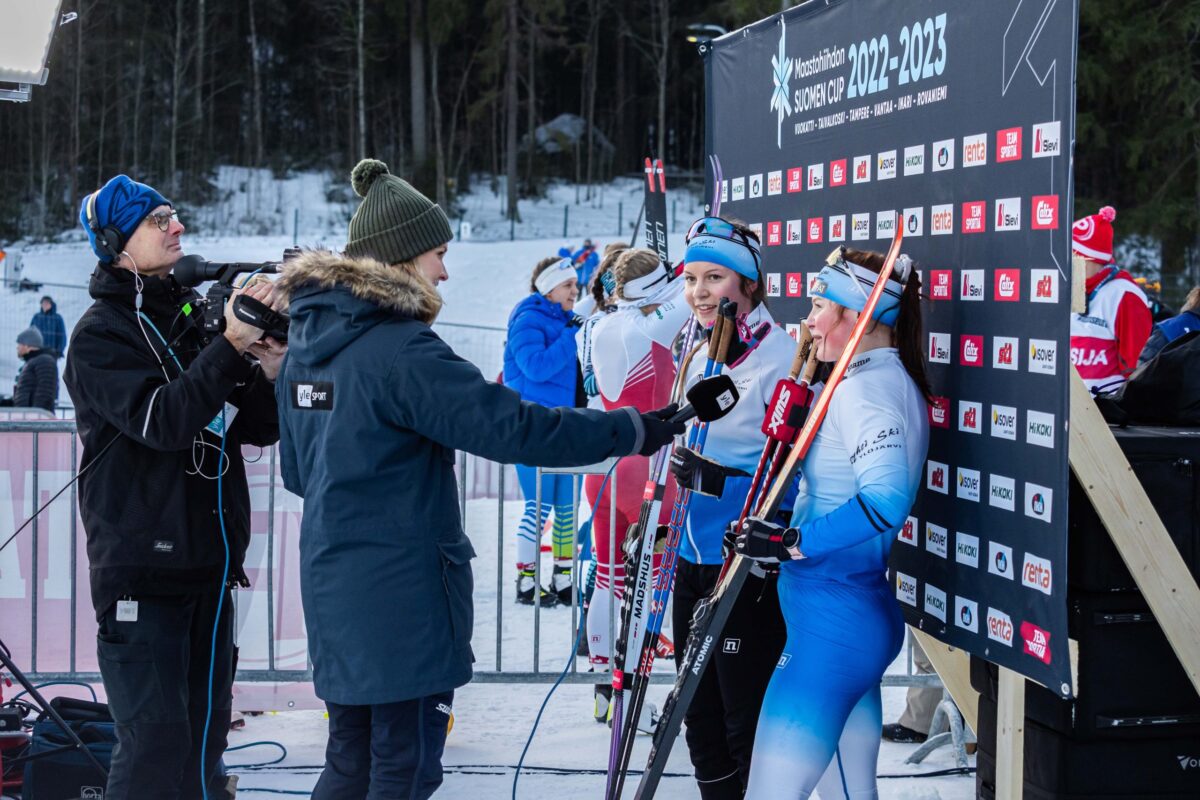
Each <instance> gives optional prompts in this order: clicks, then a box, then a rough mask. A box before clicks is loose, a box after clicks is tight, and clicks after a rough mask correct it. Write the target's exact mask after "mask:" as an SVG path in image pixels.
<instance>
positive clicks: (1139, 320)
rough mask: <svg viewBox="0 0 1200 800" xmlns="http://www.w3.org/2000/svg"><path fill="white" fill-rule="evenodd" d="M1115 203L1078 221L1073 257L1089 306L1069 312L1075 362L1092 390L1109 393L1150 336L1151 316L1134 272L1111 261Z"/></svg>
mask: <svg viewBox="0 0 1200 800" xmlns="http://www.w3.org/2000/svg"><path fill="white" fill-rule="evenodd" d="M1116 217H1117V212H1116V210H1114V209H1113V207H1112V206H1104V208H1101V209H1100V212H1099V213H1097V214H1091V215H1089V216H1086V217H1083V218H1082V219H1079V220H1076V222H1075V224H1074V225H1073V226H1072V228H1071V258H1072V261H1073V262H1075V268H1076V269H1080V268H1082V269H1084V270H1086V273H1087V284H1086V286H1085V288H1086V291H1087V305H1086V306H1085V308H1084V311H1083V313H1082V314H1078V313H1075V314H1072V315H1071V363H1072V364H1074V365H1075V369H1077V370H1078V371H1079V377H1081V378H1083V382H1084V383H1085V384H1086V385H1087V387H1088V389H1090V390H1091V392H1092V394H1097V395H1098V394H1108V393H1110V392H1114V391H1116V390H1117V389H1118V388H1120V386H1121V385H1122V384H1123V383H1125V380H1126V378H1128V377H1129V373H1130V372H1132V371H1133V369H1134V367H1136V366H1137V363H1138V356H1139V355H1140V354H1141V352H1142V348H1143V347H1144V346H1145V345H1146V340H1147V339H1148V338H1150V329H1151V327H1152V326H1153V319H1152V318H1151V314H1150V307H1149V304H1148V303H1147V301H1146V295H1145V294H1143V293H1142V290H1141V289H1140V288H1138V286H1137V284H1136V283H1134V282H1133V276H1132V275H1130V274H1129V273H1128V272H1126V271H1125V270H1123V269H1120V268H1118V267H1117V266H1116V265H1115V264H1113V226H1112V222H1113V220H1114V219H1116Z"/></svg>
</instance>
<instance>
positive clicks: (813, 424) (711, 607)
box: [608, 223, 904, 800]
mask: <svg viewBox="0 0 1200 800" xmlns="http://www.w3.org/2000/svg"><path fill="white" fill-rule="evenodd" d="M903 228H904V226H903V225H901V224H899V223H897V225H896V235H895V238H894V239H893V240H892V246H891V247H890V248H889V249H888V253H887V259H886V260H885V262H884V265H883V269H881V270H880V271H879V277H878V278H876V280H875V285H874V286H873V287H872V289H871V293H870V294H869V295H868V296H867V300H866V303H865V305H864V306H863V309H862V311H860V312H859V315H858V319H857V321H856V322H855V324H854V328H853V330H852V331H851V333H850V338H849V340H848V341H847V343H846V347H845V349H843V351H842V354H841V355H840V356H839V357H838V360H837V363H836V364H835V365H834V367H833V371H832V372H831V373H830V375H829V377H828V378H827V379H826V381H825V386H824V389H823V390H822V391H821V394H820V396H819V397H818V398H817V401H816V403H815V404H814V405H813V406H812V408H811V410H809V411H808V414H807V417H806V418H805V419H804V424H803V426H802V427H801V428H800V430H799V432H798V433H797V434H796V437H795V439H794V441H793V442H792V444H791V448H790V450H788V451H787V453H786V455H785V454H784V452H783V450H781V449H780V447H779V446H777V445H775V444H773V440H772V438H771V437H770V436H768V441H767V443H766V444H765V445H764V446H763V450H764V452H763V457H762V458H761V459H760V462H759V469H758V473H759V479H761V474H762V473H763V471H764V468H765V469H766V470H767V471H766V474H767V475H774V479H773V480H771V481H770V482H769V488H767V489H766V493H765V495H763V496H762V497H761V498H759V499H758V503H757V505H755V506H754V508H755V511H754V516H756V517H759V518H760V519H765V520H771V519H773V518H774V517H775V515H776V514H777V513H778V512H779V509H780V504H781V503H782V502H783V498H784V496H785V495H786V493H787V490H788V486H789V485H790V484H791V482H792V479H793V478H795V476H796V472H797V470H798V469H799V467H800V462H801V461H803V460H804V457H805V456H806V455H807V454H808V451H809V448H810V447H812V444H813V441H814V440H815V439H816V435H817V430H818V428H819V427H820V425H821V423H822V421H824V419H825V414H826V412H827V411H828V410H829V403H830V401H831V400H832V399H833V393H834V391H835V390H836V389H837V386H838V383H840V382H841V380H842V377H843V376H844V375H845V374H846V369H847V367H849V365H850V362H851V360H852V359H853V358H854V357H855V351H856V350H857V349H858V345H859V343H860V342H861V341H862V338H863V335H864V334H865V333H866V330H867V328H868V327H869V326H870V325H871V324H872V320H871V315H872V314H873V313H874V311H875V307H876V306H877V305H878V303H879V298H880V297H881V296H882V295H883V290H884V286H885V284H886V283H887V281H888V279H889V278H890V277H891V274H892V270H893V268H894V267H895V264H896V258H897V257H898V256H899V255H900V243H901V241H902V240H903V237H904V230H903ZM803 338H804V337H802V341H801V342H800V346H799V347H798V348H797V358H796V359H795V360H794V361H793V363H792V369H793V371H794V374H793V375H792V376H791V380H792V381H794V380H795V377H796V376H798V374H799V366H798V365H799V364H800V363H802V362H803V361H805V360H807V361H808V362H809V364H810V365H811V367H810V369H809V370H806V374H805V383H804V384H800V387H801V388H802V389H804V390H805V391H807V389H808V387H807V383H808V382H809V381H811V379H812V373H811V370H813V369H815V362H816V359H815V352H810V353H809V354H808V356H807V358H806V359H805V358H802V357H801V355H800V351H801V350H802V348H803V347H804V346H805V343H804V341H803ZM812 350H813V351H815V348H812ZM777 395H778V392H777ZM769 422H770V417H768V423H765V425H767V424H769ZM768 450H770V451H773V452H772V453H771V455H770V458H769V459H768ZM768 460H769V461H770V462H772V463H771V466H770V467H765V465H766V463H767V462H768ZM776 461H779V462H781V463H779V464H776V463H774V462H776ZM766 485H767V484H766V483H765V482H764V483H763V486H764V487H765V486H766ZM759 493H760V491H759V490H756V489H755V487H753V486H752V487H751V490H750V497H751V498H754V497H755V496H756V495H757V494H759ZM751 505H752V501H751V500H749V499H748V502H747V504H746V506H745V508H744V511H748V510H749V508H750V507H751ZM743 517H744V514H743ZM743 521H744V519H740V520H739V521H738V523H739V529H740V525H741V522H743ZM753 564H754V562H753V561H751V560H750V559H747V558H744V557H742V556H739V555H736V554H731V555H730V556H729V558H727V559H726V561H725V565H724V567H723V569H722V572H721V577H720V578H719V579H718V581H717V586H716V588H715V589H714V590H713V593H712V595H710V596H709V597H707V598H705V599H704V600H702V601H700V603H698V604H697V606H696V611H695V615H694V616H693V618H692V630H691V634H690V636H689V637H688V640H687V649H686V650H685V651H684V656H683V662H682V664H681V665H680V668H679V675H678V677H677V678H676V681H675V686H674V687H673V688H672V690H671V693H670V694H669V695H668V696H667V700H666V702H665V703H664V704H663V711H662V716H661V717H660V718H659V721H658V725H657V727H656V728H655V731H654V735H653V737H652V738H651V742H650V756H649V758H648V759H647V763H646V769H645V771H644V772H643V773H642V777H641V781H640V782H639V783H638V786H637V791H636V793H635V794H634V798H635V800H649V798H652V797H653V796H654V792H655V790H656V789H657V788H658V784H659V781H660V780H661V779H662V775H663V771H664V770H665V768H666V764H667V757H668V756H669V755H670V753H671V747H672V746H673V745H674V743H675V739H676V737H677V736H678V735H679V729H680V727H681V726H682V724H683V715H684V713H685V712H686V711H687V708H688V706H689V705H690V704H691V701H692V698H693V697H694V696H695V694H696V688H697V687H698V686H699V683H700V679H701V677H702V676H703V675H704V669H705V667H707V666H708V662H709V661H710V660H711V657H712V655H713V652H714V648H715V646H716V643H717V640H718V639H719V638H720V636H721V632H722V630H723V629H724V627H725V623H726V622H727V621H728V619H729V615H730V613H731V612H732V610H733V605H734V603H735V602H736V601H737V596H738V593H739V592H740V591H741V589H742V586H743V585H745V583H746V578H747V577H748V576H749V575H750V570H751V567H752V566H753ZM608 800H619V796H612V797H610V798H609V799H608Z"/></svg>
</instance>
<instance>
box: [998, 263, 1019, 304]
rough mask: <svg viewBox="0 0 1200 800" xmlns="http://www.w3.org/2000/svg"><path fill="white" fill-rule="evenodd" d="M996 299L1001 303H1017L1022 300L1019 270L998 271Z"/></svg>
mask: <svg viewBox="0 0 1200 800" xmlns="http://www.w3.org/2000/svg"><path fill="white" fill-rule="evenodd" d="M995 299H996V300H997V301H1000V302H1008V303H1012V302H1016V301H1017V300H1020V299H1021V271H1020V270H1017V269H998V270H996V292H995Z"/></svg>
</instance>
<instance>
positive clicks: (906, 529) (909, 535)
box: [896, 516, 917, 547]
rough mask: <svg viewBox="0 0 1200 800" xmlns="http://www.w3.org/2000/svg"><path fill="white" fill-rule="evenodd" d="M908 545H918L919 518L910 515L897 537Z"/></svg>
mask: <svg viewBox="0 0 1200 800" xmlns="http://www.w3.org/2000/svg"><path fill="white" fill-rule="evenodd" d="M896 538H897V539H899V540H900V541H902V542H904V543H905V544H907V545H912V546H913V547H916V546H917V518H916V517H912V516H910V517H909V518H908V519H906V520H904V524H903V525H901V526H900V534H899V535H898V536H897V537H896Z"/></svg>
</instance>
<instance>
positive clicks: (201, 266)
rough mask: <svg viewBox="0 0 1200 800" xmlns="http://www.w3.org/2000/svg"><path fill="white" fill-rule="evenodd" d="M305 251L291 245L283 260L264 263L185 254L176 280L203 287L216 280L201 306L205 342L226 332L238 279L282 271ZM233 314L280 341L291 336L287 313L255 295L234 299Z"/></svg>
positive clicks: (202, 330) (180, 260) (177, 270)
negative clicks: (228, 309) (227, 313)
mask: <svg viewBox="0 0 1200 800" xmlns="http://www.w3.org/2000/svg"><path fill="white" fill-rule="evenodd" d="M300 253H301V251H300V249H299V248H294V247H289V248H288V249H286V250H284V251H283V260H282V261H265V262H262V263H258V264H255V263H241V262H231V263H219V262H215V261H205V260H204V259H203V258H201V257H200V256H195V255H192V256H184V257H183V258H181V259H179V261H178V263H176V264H175V270H174V273H175V279H176V280H178V281H179V282H180V283H181V284H183V285H184V286H192V287H195V286H199V285H200V284H202V283H204V282H206V281H212V285H211V286H209V287H208V292H207V293H206V294H205V296H204V299H203V300H201V301H200V302H199V303H198V304H197V305H199V306H200V332H201V338H203V339H204V343H205V344H208V343H209V342H211V341H212V340H213V338H214V337H216V336H219V335H220V334H221V333H223V332H224V331H225V304H226V303H227V302H229V298H231V297H232V296H233V293H234V291H235V288H234V285H233V282H234V279H235V278H236V277H237V276H238V275H240V274H243V273H251V274H253V273H257V272H265V273H268V274H272V273H275V272H278V271H279V267H280V265H281V264H283V263H284V262H287V261H290V260H291V259H293V258H296V257H297V256H299V255H300ZM233 313H235V314H237V316H238V318H239V319H241V320H242V321H243V322H246V323H247V324H249V325H253V326H254V327H256V328H261V329H262V330H263V331H264V332H265V334H264V335H265V336H270V337H271V338H272V339H275V340H276V341H279V342H286V341H287V338H288V323H289V319H288V316H287V314H280V313H278V312H276V311H274V310H273V309H271V308H270V307H269V306H267V305H264V304H263V303H260V302H258V301H257V300H255V299H254V298H252V297H246V296H245V295H241V296H239V297H238V298H237V299H236V300H234V304H233Z"/></svg>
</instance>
